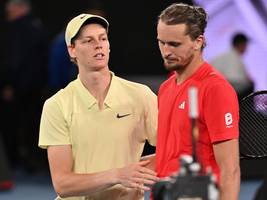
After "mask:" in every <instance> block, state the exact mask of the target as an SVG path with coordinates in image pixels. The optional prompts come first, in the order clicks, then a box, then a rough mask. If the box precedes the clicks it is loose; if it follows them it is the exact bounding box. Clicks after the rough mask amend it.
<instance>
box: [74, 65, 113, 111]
mask: <svg viewBox="0 0 267 200" xmlns="http://www.w3.org/2000/svg"><path fill="white" fill-rule="evenodd" d="M79 77H80V80H81V82H82V83H83V85H84V86H85V87H86V89H87V90H88V91H89V92H90V94H91V95H93V96H94V97H95V98H96V100H97V101H98V106H99V108H100V109H102V108H103V104H104V100H105V98H106V96H107V93H108V90H109V86H110V82H111V74H110V71H109V69H108V68H106V70H100V71H94V72H87V73H79Z"/></svg>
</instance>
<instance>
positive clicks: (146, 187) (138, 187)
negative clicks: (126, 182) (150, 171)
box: [131, 180, 151, 191]
mask: <svg viewBox="0 0 267 200" xmlns="http://www.w3.org/2000/svg"><path fill="white" fill-rule="evenodd" d="M140 182H142V180H138V181H137V182H135V183H132V184H131V185H132V186H133V187H134V188H136V189H140V190H144V191H150V190H151V189H150V187H149V186H146V185H144V184H143V183H140Z"/></svg>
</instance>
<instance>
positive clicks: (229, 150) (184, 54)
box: [157, 20, 240, 200]
mask: <svg viewBox="0 0 267 200" xmlns="http://www.w3.org/2000/svg"><path fill="white" fill-rule="evenodd" d="M185 32H186V25H185V24H176V25H167V24H165V23H164V22H162V21H161V20H160V21H159V23H158V26H157V33H158V35H157V39H158V44H159V49H160V52H161V55H162V58H163V60H164V65H165V68H166V69H167V70H169V71H175V72H176V75H177V84H181V83H182V82H183V81H185V80H186V79H187V78H188V77H189V76H191V75H192V74H193V73H194V72H195V71H196V70H197V69H198V68H199V67H200V66H201V64H203V62H204V60H203V57H202V51H201V46H202V45H203V43H204V36H203V35H200V36H198V37H197V38H196V39H195V40H192V39H191V38H190V36H189V35H186V34H185ZM238 146H239V145H238V140H237V139H232V140H226V141H222V142H219V143H215V144H213V151H214V155H215V159H216V162H217V163H218V166H219V168H220V172H221V177H220V200H237V199H238V193H239V190H240V168H239V148H238Z"/></svg>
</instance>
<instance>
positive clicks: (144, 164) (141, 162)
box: [139, 159, 151, 166]
mask: <svg viewBox="0 0 267 200" xmlns="http://www.w3.org/2000/svg"><path fill="white" fill-rule="evenodd" d="M150 162H151V161H150V160H149V159H148V160H143V161H140V162H139V165H140V166H147V165H148V164H149V163H150Z"/></svg>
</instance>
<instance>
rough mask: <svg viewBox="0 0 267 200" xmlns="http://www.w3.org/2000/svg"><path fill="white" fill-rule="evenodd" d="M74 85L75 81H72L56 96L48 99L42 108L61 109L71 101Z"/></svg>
mask: <svg viewBox="0 0 267 200" xmlns="http://www.w3.org/2000/svg"><path fill="white" fill-rule="evenodd" d="M74 83H75V81H72V82H71V83H69V84H68V85H67V86H66V87H65V88H64V89H61V90H59V91H58V92H57V93H56V94H54V95H53V96H51V97H50V98H48V99H47V100H46V101H45V104H44V108H46V107H59V108H63V107H64V105H67V104H69V103H70V102H71V101H72V99H73V93H74Z"/></svg>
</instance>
